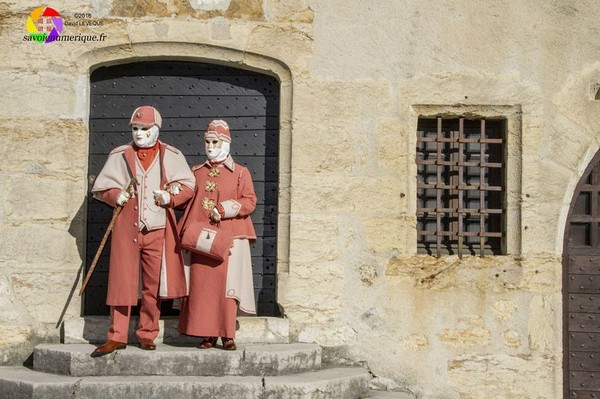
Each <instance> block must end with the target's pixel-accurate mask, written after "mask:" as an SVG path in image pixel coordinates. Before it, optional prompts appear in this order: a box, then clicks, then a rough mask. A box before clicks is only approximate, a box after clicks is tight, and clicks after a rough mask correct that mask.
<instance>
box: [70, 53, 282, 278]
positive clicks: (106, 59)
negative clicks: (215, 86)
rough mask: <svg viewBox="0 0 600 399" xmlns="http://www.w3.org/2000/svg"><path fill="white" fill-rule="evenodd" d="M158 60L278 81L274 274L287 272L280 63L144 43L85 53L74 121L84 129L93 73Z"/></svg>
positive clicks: (79, 63)
mask: <svg viewBox="0 0 600 399" xmlns="http://www.w3.org/2000/svg"><path fill="white" fill-rule="evenodd" d="M158 60H163V61H188V62H202V63H209V64H216V65H223V66H228V67H233V68H238V69H245V70H249V71H253V72H258V73H262V74H265V75H270V76H272V77H274V78H276V79H277V80H278V82H279V84H280V110H279V117H280V121H279V177H278V179H279V207H278V215H277V226H278V228H277V274H280V273H286V272H288V270H289V237H290V234H289V229H290V180H291V173H290V172H291V104H292V75H291V71H290V70H289V68H288V67H287V66H286V65H285V64H284V63H282V62H280V61H278V60H276V59H273V58H271V57H267V56H263V55H260V54H255V53H248V52H244V51H240V50H236V49H230V48H223V47H217V46H211V45H206V44H196V43H180V42H146V43H127V44H121V45H115V46H109V47H104V48H100V49H95V50H92V51H89V52H86V53H84V54H82V55H81V56H80V57H79V58H78V60H77V66H78V75H77V86H78V90H77V92H78V93H79V94H78V96H79V98H78V99H77V109H76V110H75V113H76V115H77V118H80V119H81V120H82V121H84V123H85V124H86V125H87V124H88V121H89V112H90V90H89V81H90V75H91V74H92V72H93V71H94V70H96V69H97V68H100V67H105V66H113V65H119V64H125V63H131V62H140V61H158ZM88 132H89V126H88ZM86 175H87V171H86ZM82 191H83V193H85V192H86V188H85V187H82ZM84 195H85V194H84Z"/></svg>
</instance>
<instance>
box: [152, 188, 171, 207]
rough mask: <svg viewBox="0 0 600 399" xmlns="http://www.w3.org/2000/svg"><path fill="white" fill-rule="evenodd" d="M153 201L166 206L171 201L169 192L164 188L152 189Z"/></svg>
mask: <svg viewBox="0 0 600 399" xmlns="http://www.w3.org/2000/svg"><path fill="white" fill-rule="evenodd" d="M153 193H154V201H155V202H156V205H158V206H166V205H169V204H170V203H171V194H169V192H168V191H165V190H154V191H153Z"/></svg>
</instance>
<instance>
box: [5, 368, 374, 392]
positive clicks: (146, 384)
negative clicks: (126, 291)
mask: <svg viewBox="0 0 600 399" xmlns="http://www.w3.org/2000/svg"><path fill="white" fill-rule="evenodd" d="M370 379H371V375H370V374H369V373H368V372H367V371H366V370H365V369H362V368H334V369H322V370H319V371H312V372H307V373H300V374H295V375H286V376H269V377H246V376H223V377H206V376H202V377H197V376H105V377H73V376H64V375H56V374H47V373H41V372H38V371H32V370H29V369H27V368H24V367H0V398H11V399H38V398H39V399H41V398H43V399H64V398H69V399H100V398H119V399H139V398H144V399H164V398H178V399H186V398H194V399H219V398H228V399H229V398H247V399H254V398H255V399H276V398H297V399H325V398H348V399H351V398H364V397H367V395H368V392H369V389H368V383H369V380H370Z"/></svg>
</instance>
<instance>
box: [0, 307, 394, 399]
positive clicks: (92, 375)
mask: <svg viewBox="0 0 600 399" xmlns="http://www.w3.org/2000/svg"><path fill="white" fill-rule="evenodd" d="M176 323H177V321H176V319H169V318H165V319H164V320H161V335H160V336H159V337H158V338H157V340H156V343H157V349H156V350H155V351H144V350H141V349H140V348H138V347H137V346H135V345H129V346H128V347H127V348H126V349H123V350H119V351H116V352H114V353H111V354H109V355H106V356H103V357H100V358H92V357H90V353H91V352H92V351H93V350H94V348H95V345H93V344H94V343H101V342H104V340H105V332H106V329H107V326H108V319H107V318H106V317H86V318H81V319H76V320H68V321H65V323H64V326H63V333H62V341H63V343H62V344H41V345H38V346H36V347H35V349H34V353H33V369H29V368H26V367H0V399H5V398H6V399H33V398H35V399H37V398H40V399H66V398H68V399H84V398H85V399H96V398H120V399H129V398H132V399H133V398H136V399H138V398H144V399H154V398H156V399H165V398H177V399H180V398H181V399H184V398H194V399H204V398H206V399H209V398H210V399H215V398H256V399H270V398H273V399H275V398H278V399H279V398H281V399H284V398H285V399H287V398H299V399H300V398H311V399H312V398H323V399H325V398H327V399H329V398H335V399H337V398H367V397H372V398H375V397H380V396H378V393H376V392H374V391H369V381H370V380H371V379H372V376H371V374H370V373H369V372H368V371H367V370H366V369H364V368H362V367H335V368H324V367H322V364H321V354H322V350H321V347H320V346H318V345H315V344H302V343H290V342H289V326H288V324H287V320H285V319H277V318H262V317H253V318H240V319H239V330H238V334H237V337H236V342H237V344H238V349H237V350H236V351H223V350H222V349H220V348H213V349H203V350H200V349H197V348H196V346H197V345H198V341H199V340H198V339H197V338H192V337H184V336H181V335H179V334H177V332H176ZM131 324H132V326H133V325H135V324H134V321H132V323H131ZM131 335H132V337H131V338H130V342H136V341H135V338H133V331H131ZM386 395H387V394H386ZM381 397H383V396H381ZM385 397H386V398H387V397H392V396H385ZM394 397H398V398H400V397H402V398H405V396H394Z"/></svg>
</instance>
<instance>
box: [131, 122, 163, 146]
mask: <svg viewBox="0 0 600 399" xmlns="http://www.w3.org/2000/svg"><path fill="white" fill-rule="evenodd" d="M158 131H159V128H158V126H156V125H154V126H152V127H147V126H142V125H131V134H132V136H133V142H134V143H135V145H137V146H138V147H140V148H150V147H152V146H153V145H154V144H156V141H157V140H158Z"/></svg>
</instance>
